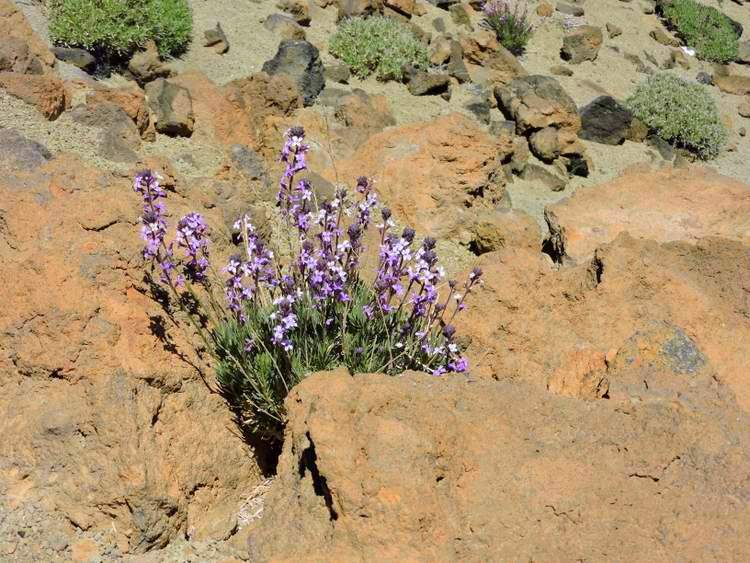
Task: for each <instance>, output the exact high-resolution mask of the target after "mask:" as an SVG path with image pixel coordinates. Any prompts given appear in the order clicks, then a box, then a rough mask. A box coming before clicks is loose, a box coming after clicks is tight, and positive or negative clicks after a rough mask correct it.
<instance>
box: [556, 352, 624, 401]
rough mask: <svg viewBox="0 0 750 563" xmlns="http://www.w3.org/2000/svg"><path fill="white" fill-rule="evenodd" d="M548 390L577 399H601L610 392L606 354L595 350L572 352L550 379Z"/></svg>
mask: <svg viewBox="0 0 750 563" xmlns="http://www.w3.org/2000/svg"><path fill="white" fill-rule="evenodd" d="M547 389H549V391H551V392H552V393H556V394H558V395H566V396H568V397H575V398H577V399H587V400H594V399H601V398H602V397H603V396H605V395H606V394H607V391H608V390H609V381H608V380H607V362H606V361H605V354H603V353H601V352H596V351H593V350H576V351H574V352H571V353H570V355H569V357H568V358H567V359H566V360H564V363H563V364H562V365H561V366H560V367H558V368H557V369H556V370H555V372H554V373H553V374H552V376H551V377H550V379H549V381H548V382H547Z"/></svg>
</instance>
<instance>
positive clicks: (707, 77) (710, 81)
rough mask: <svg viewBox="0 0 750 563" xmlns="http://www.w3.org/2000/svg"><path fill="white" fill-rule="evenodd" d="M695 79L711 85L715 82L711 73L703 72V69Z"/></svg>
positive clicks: (700, 82)
mask: <svg viewBox="0 0 750 563" xmlns="http://www.w3.org/2000/svg"><path fill="white" fill-rule="evenodd" d="M695 80H696V81H697V82H698V83H699V84H706V85H707V86H710V85H711V84H713V83H714V79H713V77H712V76H711V75H710V74H708V73H707V72H703V71H701V72H699V73H698V74H697V75H696V76H695Z"/></svg>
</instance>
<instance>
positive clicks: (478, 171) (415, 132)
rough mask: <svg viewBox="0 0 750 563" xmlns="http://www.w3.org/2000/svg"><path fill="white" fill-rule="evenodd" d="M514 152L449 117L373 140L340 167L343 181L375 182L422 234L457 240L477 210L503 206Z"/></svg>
mask: <svg viewBox="0 0 750 563" xmlns="http://www.w3.org/2000/svg"><path fill="white" fill-rule="evenodd" d="M512 152H513V147H512V143H511V142H510V141H509V140H507V138H506V139H498V138H493V137H491V136H489V135H488V134H487V133H485V132H483V131H482V130H481V129H480V128H479V127H478V126H477V125H476V123H475V122H474V121H472V120H471V119H469V118H468V117H465V116H463V115H459V114H450V115H447V116H445V117H442V118H440V119H437V120H435V121H433V122H430V123H415V124H410V125H403V126H401V127H394V128H390V129H388V130H386V131H383V132H382V133H378V134H377V135H373V136H372V137H370V139H369V140H368V141H367V142H365V143H364V144H363V145H362V146H361V147H359V149H358V150H357V151H356V152H355V153H354V155H353V156H352V157H351V158H350V159H348V160H346V161H344V162H339V163H337V165H336V167H337V170H338V174H339V176H340V177H341V178H342V180H344V181H348V182H352V181H354V179H356V178H357V177H359V176H362V175H364V176H368V177H371V178H373V179H374V180H375V185H376V189H377V190H378V192H379V193H380V195H381V197H382V199H383V200H384V201H385V202H386V203H387V204H388V205H389V206H390V207H391V208H392V209H393V212H394V214H395V216H396V217H398V218H399V219H400V220H403V221H404V222H405V223H407V224H409V225H411V226H413V227H414V228H416V229H417V230H418V231H419V232H420V233H424V234H425V235H430V236H447V235H449V234H451V236H453V235H458V233H459V232H460V231H461V230H462V229H463V228H464V227H465V226H466V223H467V221H468V218H469V217H472V216H473V215H474V214H476V212H477V210H479V209H486V208H494V207H495V206H497V205H498V204H499V203H501V202H502V201H503V198H504V194H505V189H504V186H505V182H506V178H505V174H504V172H503V170H502V167H501V162H502V161H503V160H504V159H505V158H510V156H511V154H512ZM330 179H333V176H332V175H331V178H330Z"/></svg>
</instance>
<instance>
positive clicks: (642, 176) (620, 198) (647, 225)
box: [545, 166, 750, 262]
mask: <svg viewBox="0 0 750 563" xmlns="http://www.w3.org/2000/svg"><path fill="white" fill-rule="evenodd" d="M545 216H546V219H547V223H548V225H549V228H550V235H549V239H550V242H549V244H550V246H551V247H552V248H554V251H555V252H556V253H557V254H559V257H560V259H566V260H572V261H574V262H583V261H586V260H588V259H589V258H591V256H592V255H593V253H594V250H595V249H596V247H597V246H599V245H600V244H602V243H604V242H610V241H611V240H614V239H615V238H616V237H617V235H618V234H619V233H621V232H624V231H627V232H629V233H630V234H631V235H632V236H634V237H639V238H646V239H651V240H655V241H664V242H666V241H675V240H685V241H695V240H698V239H700V238H703V237H707V236H720V237H725V238H728V239H733V240H740V241H744V242H746V243H750V187H748V186H747V185H745V184H743V183H741V182H738V181H737V180H733V179H731V178H727V177H726V176H722V175H721V174H718V173H717V172H715V171H714V170H712V169H710V168H704V167H699V166H692V167H690V168H684V169H674V168H666V169H664V170H661V171H658V172H653V171H649V170H648V169H645V170H644V169H643V168H639V169H634V170H631V171H630V173H628V174H625V175H623V176H621V177H620V178H617V179H616V180H614V181H612V182H609V183H607V184H604V185H600V186H596V187H593V188H589V189H581V190H578V191H577V192H576V193H575V194H573V196H571V197H570V198H567V199H565V200H563V201H562V202H560V203H557V204H555V205H551V206H549V207H548V208H547V209H546V211H545Z"/></svg>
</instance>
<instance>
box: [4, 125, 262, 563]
mask: <svg viewBox="0 0 750 563" xmlns="http://www.w3.org/2000/svg"><path fill="white" fill-rule="evenodd" d="M0 133H2V134H0V143H1V144H2V149H1V150H0V153H2V154H3V160H2V166H3V171H4V172H3V175H2V177H1V178H0V201H2V205H1V206H0V259H1V260H2V263H3V268H2V269H1V270H0V287H2V288H3V290H2V294H3V307H2V310H1V311H0V334H1V335H2V338H0V435H2V437H3V438H2V440H0V529H2V532H0V537H2V538H3V539H2V540H0V550H1V551H2V553H0V559H3V560H6V561H7V560H8V559H6V557H11V556H12V557H15V558H19V559H17V560H19V561H29V560H39V561H55V560H70V557H71V555H70V554H71V552H70V549H74V550H75V549H76V548H75V546H76V545H77V542H78V541H79V540H80V541H83V539H81V538H83V537H86V538H87V539H86V540H85V541H89V542H91V541H93V540H92V538H94V539H96V540H97V543H96V544H95V545H98V546H99V547H98V549H105V550H106V549H110V550H113V551H114V552H117V553H120V554H122V553H135V554H137V553H143V552H146V551H148V550H153V549H156V548H160V547H164V546H166V545H167V544H168V543H169V542H171V541H173V540H175V539H178V538H184V537H191V538H195V539H216V540H223V539H227V538H229V537H230V536H231V535H232V534H233V533H234V531H235V530H236V528H237V511H238V507H239V503H240V501H241V498H242V495H243V494H246V492H247V491H248V490H249V489H252V488H253V486H254V485H255V484H257V482H258V481H259V477H258V475H259V470H258V466H257V463H256V461H255V459H254V457H253V455H252V451H251V450H250V449H249V447H248V446H247V444H246V443H245V442H244V441H243V440H242V438H241V437H240V436H239V435H238V432H237V429H236V426H235V424H234V422H233V420H232V417H231V415H230V413H229V411H228V409H227V407H226V405H225V403H224V401H223V399H222V398H221V397H220V396H219V395H218V394H217V393H215V392H212V391H211V390H210V389H209V388H208V387H207V385H206V384H205V383H204V382H203V381H202V380H201V377H200V375H199V372H198V371H197V370H196V368H195V367H192V366H191V364H192V365H194V366H202V362H201V360H200V358H197V357H195V354H194V353H191V352H190V350H191V348H190V346H188V345H187V344H186V341H185V338H184V337H183V336H182V334H183V333H182V332H180V331H179V330H176V329H174V328H173V327H172V328H170V330H169V335H170V336H168V337H167V336H165V334H164V333H165V331H166V329H167V327H168V326H170V321H169V319H168V317H167V315H166V313H165V312H164V310H163V309H162V308H161V307H160V306H159V305H157V304H156V302H155V301H154V300H153V299H152V298H151V296H150V295H149V292H148V288H147V286H146V285H145V284H144V283H143V281H142V277H143V274H142V272H143V269H142V268H143V265H142V258H141V256H140V241H139V240H138V235H137V231H138V228H139V227H138V225H137V223H136V217H137V216H138V214H139V212H140V209H139V201H138V199H139V198H138V196H137V195H136V194H134V193H133V191H132V187H131V185H130V180H129V179H126V178H123V177H117V176H114V175H112V174H110V173H104V172H100V171H97V170H95V169H92V168H89V167H87V166H86V165H85V164H84V163H82V162H80V161H79V160H77V159H76V158H73V157H68V156H56V157H54V158H52V157H51V155H50V153H49V152H48V151H46V149H44V147H42V146H41V145H39V144H37V143H31V142H24V141H23V139H22V137H20V136H19V134H18V133H12V132H7V131H2V132H0ZM191 198H193V199H195V195H194V194H193V195H191ZM170 199H171V200H174V201H173V202H172V203H171V204H170V205H171V206H173V212H174V213H176V212H177V211H178V210H183V209H184V207H185V206H186V203H185V201H184V200H183V199H182V198H181V197H180V196H178V195H176V194H172V196H171V197H170ZM202 369H203V370H205V366H203V368H202ZM68 546H71V547H70V548H69V547H68ZM94 553H96V550H95V552H94ZM100 554H101V555H103V554H104V552H101V553H100ZM11 560H15V559H11Z"/></svg>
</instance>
